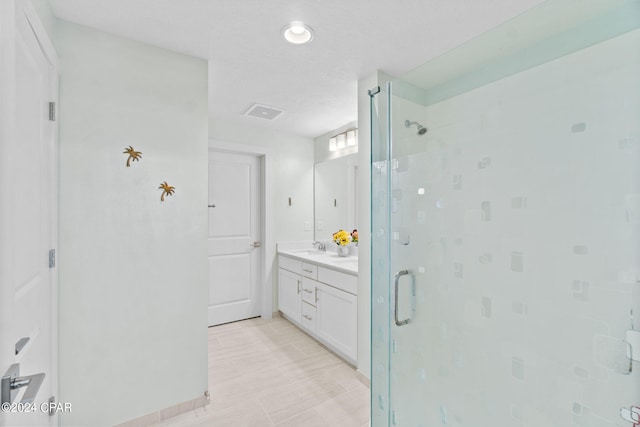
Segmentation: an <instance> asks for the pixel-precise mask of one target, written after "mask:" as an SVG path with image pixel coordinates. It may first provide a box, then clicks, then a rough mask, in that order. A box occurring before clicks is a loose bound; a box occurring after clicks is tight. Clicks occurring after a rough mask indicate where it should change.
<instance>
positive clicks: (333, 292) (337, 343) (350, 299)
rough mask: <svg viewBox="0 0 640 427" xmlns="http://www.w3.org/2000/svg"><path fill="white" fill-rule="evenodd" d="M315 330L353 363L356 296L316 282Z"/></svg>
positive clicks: (355, 330)
mask: <svg viewBox="0 0 640 427" xmlns="http://www.w3.org/2000/svg"><path fill="white" fill-rule="evenodd" d="M317 288H318V291H317V292H318V301H317V302H316V333H317V335H318V337H319V338H320V339H321V340H323V341H325V343H326V344H327V345H328V346H330V347H332V348H333V349H334V350H336V351H337V352H338V353H341V354H342V355H343V356H345V357H346V358H347V359H350V361H351V362H352V363H356V360H357V358H358V298H357V297H356V296H355V295H352V294H349V293H347V292H344V291H341V290H339V289H336V288H333V287H331V286H327V285H325V284H323V283H317Z"/></svg>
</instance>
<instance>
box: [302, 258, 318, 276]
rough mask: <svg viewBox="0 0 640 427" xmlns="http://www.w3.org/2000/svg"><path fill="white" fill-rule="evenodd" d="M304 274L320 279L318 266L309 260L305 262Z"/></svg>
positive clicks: (303, 265) (303, 264)
mask: <svg viewBox="0 0 640 427" xmlns="http://www.w3.org/2000/svg"><path fill="white" fill-rule="evenodd" d="M302 275H303V276H305V277H309V278H311V279H313V280H318V266H317V265H315V264H309V263H308V262H303V263H302Z"/></svg>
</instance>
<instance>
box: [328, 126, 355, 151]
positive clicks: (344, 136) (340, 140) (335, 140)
mask: <svg viewBox="0 0 640 427" xmlns="http://www.w3.org/2000/svg"><path fill="white" fill-rule="evenodd" d="M356 145H358V129H349V130H348V131H345V132H342V133H339V134H337V135H335V136H332V137H331V138H329V151H338V150H342V149H344V148H346V147H355V146H356Z"/></svg>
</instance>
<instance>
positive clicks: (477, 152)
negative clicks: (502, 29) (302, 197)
mask: <svg viewBox="0 0 640 427" xmlns="http://www.w3.org/2000/svg"><path fill="white" fill-rule="evenodd" d="M639 47H640V31H634V32H631V33H627V34H625V35H623V36H619V37H617V38H615V39H612V40H609V41H606V42H603V43H600V44H597V45H595V46H592V47H589V48H587V49H583V50H581V51H578V52H576V53H573V54H571V55H568V56H565V57H562V58H560V59H557V60H554V61H552V62H549V63H546V64H543V65H540V66H537V67H535V68H533V69H530V70H527V71H524V72H521V73H519V74H516V75H513V76H510V77H508V78H505V79H502V80H500V81H497V82H494V83H491V84H488V85H485V86H483V87H480V88H478V89H475V90H473V91H470V92H467V93H465V94H463V95H459V96H456V97H454V98H451V99H448V100H446V101H443V102H440V103H438V104H434V105H431V106H428V107H424V106H419V105H416V104H413V103H411V102H408V101H405V100H403V99H400V98H398V97H394V98H392V105H393V107H392V115H391V126H392V129H393V130H392V135H393V136H392V140H393V153H392V160H391V162H390V166H391V167H390V169H391V187H390V189H389V191H388V193H387V189H386V188H383V187H384V185H386V184H385V183H384V182H385V179H386V178H385V177H386V174H387V173H388V172H387V171H388V166H389V164H387V163H386V162H384V161H380V162H376V161H375V160H376V159H374V167H373V168H372V175H373V178H372V181H373V182H374V189H373V193H372V194H373V200H374V201H375V199H376V198H384V197H388V200H389V202H388V205H389V206H388V209H389V211H390V224H389V226H388V227H389V232H387V231H386V230H385V220H386V218H385V217H384V215H385V214H381V216H379V217H378V219H376V212H375V209H376V208H375V206H376V205H375V204H374V219H373V240H374V245H382V246H384V245H385V244H386V243H385V242H387V239H389V240H390V251H391V272H390V273H391V275H393V273H395V272H396V271H399V270H403V269H409V270H410V271H411V273H412V274H413V277H414V280H415V293H416V297H415V300H416V309H415V313H413V320H412V322H411V323H410V324H409V325H406V326H403V327H396V326H395V325H393V326H392V327H391V333H390V340H389V341H390V342H389V345H390V346H391V348H390V350H389V354H390V355H391V356H390V358H391V363H390V364H391V368H390V370H391V374H390V379H389V383H390V390H391V392H390V394H391V396H390V400H391V404H390V408H391V410H392V411H393V412H392V420H393V419H395V422H396V424H397V425H422V426H435V425H452V426H491V427H500V426H504V427H513V426H531V427H546V426H556V427H560V426H563V427H564V426H574V425H575V426H592V427H593V426H597V427H605V426H606V427H614V426H623V427H624V426H629V427H631V426H632V425H633V424H632V423H631V422H627V421H625V420H624V419H623V418H621V416H620V410H621V408H629V407H631V406H640V365H639V364H638V362H635V365H634V366H630V364H631V362H630V360H629V358H627V350H628V345H627V344H626V343H625V341H624V340H625V334H626V333H627V330H629V329H632V328H635V329H640V285H639V284H638V281H640V176H639V175H640V127H639V125H638V123H639V118H640V78H639V76H640V48H639ZM405 119H410V120H418V121H419V122H421V123H422V124H423V125H425V126H427V127H428V128H429V131H428V133H427V134H426V135H424V136H418V135H416V133H415V128H411V129H405V127H404V126H403V123H404V120H405ZM376 183H377V184H376ZM376 186H377V187H376ZM378 206H379V209H386V205H385V203H382V202H380V203H379V204H378ZM376 234H377V238H376ZM380 248H381V247H380V246H379V247H378V253H382V252H383V250H382V249H380ZM374 252H375V249H374ZM377 262H378V264H379V263H380V260H379V259H378V260H377ZM379 268H380V269H381V270H380V273H383V274H384V273H385V271H384V267H383V266H382V265H380V266H379ZM373 270H374V276H375V273H376V259H375V254H374V260H373ZM410 281H411V280H410V278H403V279H402V282H401V283H402V285H401V289H403V290H402V292H401V294H400V295H399V297H400V300H401V310H402V311H403V312H404V313H405V314H407V315H409V314H411V308H410V307H409V303H408V302H407V301H408V300H409V299H410V288H411V286H410ZM386 292H387V295H385V291H384V290H382V289H376V284H375V283H374V291H373V297H372V304H373V305H374V316H375V315H376V314H375V312H376V308H375V306H376V304H377V305H380V306H383V305H384V306H386V305H387V304H388V303H389V301H390V300H391V301H393V300H392V297H393V296H392V295H391V298H388V297H387V296H388V293H389V291H386ZM376 293H377V295H376ZM632 309H634V311H635V319H634V318H633V316H632V315H631V311H632ZM378 312H380V313H383V315H387V316H388V315H389V310H388V309H384V310H382V311H380V310H379V309H378ZM403 316H404V314H403ZM403 316H401V317H403ZM381 325H382V323H380V319H374V321H373V328H372V334H373V337H372V338H373V341H372V347H373V348H374V356H373V366H372V367H373V372H372V375H373V381H374V383H375V381H376V375H377V376H378V377H381V376H383V373H382V371H384V370H385V367H384V365H385V358H386V357H388V356H386V355H383V354H378V355H376V353H375V352H376V351H383V350H381V347H383V346H382V345H379V344H376V342H378V343H381V342H385V340H386V337H383V336H382V335H380V334H386V333H387V332H385V328H384V327H383V326H381ZM634 350H635V351H637V352H640V348H639V349H634ZM384 351H386V350H384ZM376 369H377V370H379V371H381V372H378V373H376ZM383 388H384V387H383ZM375 392H376V387H375V385H374V394H375ZM381 394H382V395H383V396H382V397H383V398H384V397H385V396H384V392H383V393H381ZM387 399H388V397H387ZM376 400H377V399H376V396H375V395H374V401H373V405H374V420H375V417H376V415H375V412H376V409H375V406H376V405H377V403H378V402H376ZM623 410H624V409H623ZM374 425H376V424H375V422H374Z"/></svg>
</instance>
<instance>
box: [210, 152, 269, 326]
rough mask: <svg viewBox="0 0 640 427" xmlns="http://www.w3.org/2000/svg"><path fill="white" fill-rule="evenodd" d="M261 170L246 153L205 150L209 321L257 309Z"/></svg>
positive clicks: (253, 312) (235, 317) (255, 312)
mask: <svg viewBox="0 0 640 427" xmlns="http://www.w3.org/2000/svg"><path fill="white" fill-rule="evenodd" d="M261 210H262V209H261V170H260V158H259V157H257V156H253V155H249V154H233V153H225V152H219V151H210V152H209V326H213V325H219V324H221V323H227V322H233V321H236V320H242V319H248V318H250V317H256V316H259V315H260V313H261V304H260V301H261V299H260V296H261V292H260V287H261V282H262V280H261V275H260V271H261V265H260V260H261V251H262V249H261V243H260V240H261V236H262V231H261V229H260V225H261V222H262V221H261Z"/></svg>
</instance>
